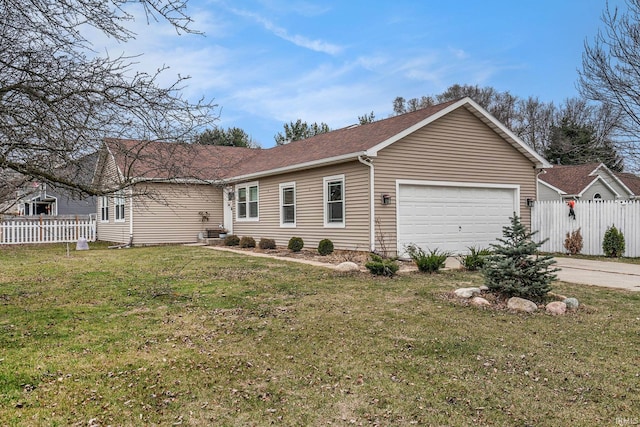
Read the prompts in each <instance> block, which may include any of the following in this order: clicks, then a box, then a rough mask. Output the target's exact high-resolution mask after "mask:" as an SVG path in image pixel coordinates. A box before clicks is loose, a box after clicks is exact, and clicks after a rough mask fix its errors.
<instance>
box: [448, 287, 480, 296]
mask: <svg viewBox="0 0 640 427" xmlns="http://www.w3.org/2000/svg"><path fill="white" fill-rule="evenodd" d="M453 293H454V294H455V295H456V296H457V297H459V298H471V297H474V296H476V295H480V288H460V289H456V290H455V291H453Z"/></svg>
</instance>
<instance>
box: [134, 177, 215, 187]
mask: <svg viewBox="0 0 640 427" xmlns="http://www.w3.org/2000/svg"><path fill="white" fill-rule="evenodd" d="M147 182H149V183H154V184H213V185H216V184H217V185H223V184H225V183H226V181H224V180H221V179H195V178H133V179H132V180H131V184H144V183H147Z"/></svg>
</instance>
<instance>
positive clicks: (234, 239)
mask: <svg viewBox="0 0 640 427" xmlns="http://www.w3.org/2000/svg"><path fill="white" fill-rule="evenodd" d="M239 244H240V238H239V237H238V236H236V235H235V234H229V235H228V236H227V237H225V238H224V245H225V246H238V245H239Z"/></svg>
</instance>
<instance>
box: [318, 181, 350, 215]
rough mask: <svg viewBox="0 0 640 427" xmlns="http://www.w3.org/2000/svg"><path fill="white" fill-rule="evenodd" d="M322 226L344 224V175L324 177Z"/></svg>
mask: <svg viewBox="0 0 640 427" xmlns="http://www.w3.org/2000/svg"><path fill="white" fill-rule="evenodd" d="M323 182H324V226H325V227H344V226H345V203H344V175H336V176H329V177H325V178H324V180H323Z"/></svg>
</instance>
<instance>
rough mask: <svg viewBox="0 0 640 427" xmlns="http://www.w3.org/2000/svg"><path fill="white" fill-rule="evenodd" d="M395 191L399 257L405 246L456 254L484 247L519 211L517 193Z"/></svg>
mask: <svg viewBox="0 0 640 427" xmlns="http://www.w3.org/2000/svg"><path fill="white" fill-rule="evenodd" d="M398 190H399V195H398V252H399V253H400V254H404V247H405V245H408V244H410V243H414V244H416V245H418V246H420V247H421V248H422V249H424V250H425V251H427V250H433V249H436V248H437V249H439V250H441V251H449V252H452V253H456V254H457V253H464V252H468V248H469V247H470V246H476V247H483V248H484V247H489V244H490V243H496V238H498V237H502V227H503V226H505V225H508V224H509V217H511V216H513V213H514V212H518V211H519V209H518V196H519V195H518V189H517V187H509V188H503V187H499V188H496V187H470V186H466V185H464V186H462V185H461V186H454V185H424V184H400V185H399V187H398Z"/></svg>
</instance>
